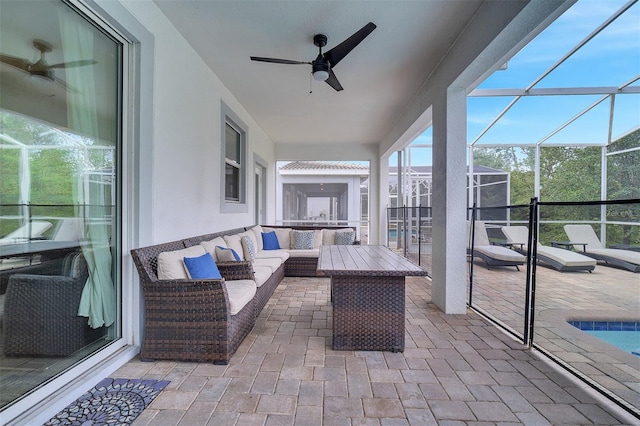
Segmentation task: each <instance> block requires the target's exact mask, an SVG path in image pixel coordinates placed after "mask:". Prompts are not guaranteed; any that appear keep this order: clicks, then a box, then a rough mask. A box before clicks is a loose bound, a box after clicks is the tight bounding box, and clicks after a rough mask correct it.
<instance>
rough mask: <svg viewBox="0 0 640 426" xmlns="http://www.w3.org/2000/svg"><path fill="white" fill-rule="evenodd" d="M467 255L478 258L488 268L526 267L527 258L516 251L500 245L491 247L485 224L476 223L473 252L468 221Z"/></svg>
mask: <svg viewBox="0 0 640 426" xmlns="http://www.w3.org/2000/svg"><path fill="white" fill-rule="evenodd" d="M467 236H468V239H467V241H468V243H467V254H472V255H473V256H477V257H479V258H480V259H482V260H483V261H484V263H486V264H487V268H489V267H491V266H515V267H516V269H517V270H518V271H519V270H520V268H519V267H518V266H520V265H524V264H525V262H526V261H527V258H526V257H525V256H523V255H522V254H520V253H518V252H517V251H515V250H511V249H509V248H507V247H502V246H498V245H491V243H490V242H489V236H488V235H487V230H486V228H485V225H484V222H482V221H476V222H475V234H474V244H473V250H472V249H471V222H469V221H467Z"/></svg>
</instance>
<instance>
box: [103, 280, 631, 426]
mask: <svg viewBox="0 0 640 426" xmlns="http://www.w3.org/2000/svg"><path fill="white" fill-rule="evenodd" d="M603 269H604V268H603ZM608 269H609V268H607V271H608ZM596 270H598V268H596ZM483 272H486V273H487V274H486V275H487V281H486V282H491V281H489V280H490V279H491V278H490V277H491V276H492V275H493V276H494V278H495V277H496V276H499V277H500V279H499V280H495V279H494V280H493V281H494V282H495V281H498V282H500V283H501V285H503V286H504V288H509V286H510V284H509V277H511V276H514V277H515V276H517V277H524V273H523V272H517V271H515V270H514V271H513V272H512V271H507V270H500V271H498V270H496V271H487V270H486V268H483V267H479V268H478V270H477V274H478V275H477V279H478V282H477V285H478V287H482V284H481V283H480V281H481V279H480V276H482V275H484V274H483ZM549 272H554V271H549ZM620 272H623V271H620ZM540 274H541V275H546V271H540ZM610 275H614V274H607V273H605V271H604V270H603V271H602V273H601V274H600V275H593V276H594V277H598V276H599V277H600V278H601V279H604V278H606V277H609V276H610ZM585 277H586V276H585ZM585 277H583V276H582V275H580V277H579V278H581V279H582V278H585ZM636 277H637V276H636ZM557 280H558V278H556V277H554V278H551V279H550V281H549V282H550V283H553V282H557ZM328 284H329V279H326V278H285V279H284V280H283V282H282V283H281V285H280V286H279V287H278V289H277V290H276V292H275V293H274V295H273V297H272V298H271V299H270V300H269V302H268V304H267V305H266V307H265V309H264V310H263V312H262V314H261V315H260V317H259V319H258V323H257V325H256V327H255V329H254V330H253V331H252V332H251V334H250V335H249V336H248V337H247V339H246V340H245V342H244V343H243V344H242V345H241V346H240V348H239V350H238V352H237V353H236V354H235V356H234V357H233V358H232V360H231V362H230V364H229V365H227V366H219V365H212V364H203V363H185V362H167V361H162V362H152V363H148V362H141V361H139V360H132V361H130V362H129V363H127V364H126V365H125V366H123V367H122V368H120V369H119V370H118V371H116V372H115V373H114V374H113V375H112V376H113V377H122V378H146V379H165V380H171V383H170V384H169V386H168V387H167V389H166V390H165V391H163V392H162V394H161V395H160V396H159V397H158V398H157V399H156V400H155V401H154V402H153V403H152V405H151V406H150V407H149V408H148V409H147V410H145V411H144V412H143V414H142V415H141V416H140V417H139V418H138V419H137V420H136V422H135V424H136V425H138V426H140V425H147V424H148V425H178V424H180V425H196V424H197V425H205V424H216V425H243V426H244V425H276V424H277V425H293V424H296V425H297V424H300V425H321V424H325V425H356V424H358V425H360V424H372V425H386V424H393V425H396V424H398V425H402V424H405V425H407V424H412V425H427V424H480V423H481V424H529V425H548V424H553V425H559V424H571V425H575V424H598V425H609V424H633V423H634V422H635V423H637V422H638V419H635V418H633V417H632V416H631V415H629V414H628V413H626V412H624V411H623V410H621V409H620V408H618V407H616V406H614V405H613V404H612V403H611V402H609V401H606V400H603V399H602V397H601V396H600V395H598V394H597V393H596V392H594V391H593V390H591V389H589V388H587V387H586V386H585V385H584V384H582V383H581V382H579V381H577V380H575V379H573V378H570V377H568V376H567V375H566V374H564V373H561V372H559V370H558V369H557V368H556V367H554V366H552V365H551V364H550V363H549V362H548V361H547V360H546V359H544V358H543V357H541V356H540V354H539V353H537V352H536V351H530V350H528V349H527V348H525V347H523V345H521V344H520V343H518V342H517V341H515V340H514V339H512V338H511V337H510V336H508V335H507V334H505V333H504V332H503V331H501V330H500V329H498V328H497V327H495V326H493V325H491V324H490V323H489V322H488V321H487V320H485V319H484V318H482V317H481V316H480V315H478V314H476V313H474V312H471V311H470V312H469V313H468V314H467V315H445V314H444V313H442V312H441V311H440V310H439V309H438V308H437V307H436V306H435V305H434V304H432V303H431V296H430V291H431V282H430V280H429V279H428V278H425V277H410V278H408V279H407V294H406V317H407V319H406V350H405V352H404V353H391V352H377V351H371V352H364V351H363V352H357V351H333V350H332V349H331V321H332V312H331V305H330V303H328ZM540 285H541V286H542V284H540ZM583 285H585V284H583ZM512 287H515V286H512ZM494 290H495V293H496V294H495V295H490V294H489V293H488V292H485V297H487V298H490V297H497V298H499V299H498V300H504V303H499V304H498V305H497V306H500V307H501V309H503V310H504V312H505V316H509V315H511V316H513V318H517V317H518V314H519V313H518V309H517V308H516V307H514V306H512V305H513V301H512V302H511V304H509V302H508V299H507V297H513V296H514V295H517V294H518V292H517V291H510V292H504V293H503V292H502V290H503V289H494ZM574 295H575V292H571V291H568V292H566V293H565V294H564V297H567V296H570V298H569V299H565V300H564V301H563V300H558V301H557V304H558V306H559V308H561V309H562V308H567V307H569V308H572V307H573V305H574V302H573V299H574ZM628 299H629V298H628V297H627V300H628ZM589 300H592V301H597V300H598V298H597V297H596V298H595V299H594V298H593V296H590V297H589ZM478 302H480V300H478ZM494 302H497V300H494ZM550 308H551V306H550ZM637 379H638V377H637V376H636V380H635V381H636V387H635V388H636V389H637V382H638V380H637Z"/></svg>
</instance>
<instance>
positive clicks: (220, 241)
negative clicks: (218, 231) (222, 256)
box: [200, 237, 227, 262]
mask: <svg viewBox="0 0 640 426" xmlns="http://www.w3.org/2000/svg"><path fill="white" fill-rule="evenodd" d="M200 245H201V246H202V247H204V249H205V250H206V251H208V252H209V253H211V256H213V260H215V261H216V262H219V260H218V258H217V256H216V246H221V247H226V246H227V242H226V241H225V240H224V238H222V237H216V238H214V239H213V240H210V241H203V242H201V243H200Z"/></svg>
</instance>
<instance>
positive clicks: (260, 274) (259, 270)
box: [253, 265, 273, 287]
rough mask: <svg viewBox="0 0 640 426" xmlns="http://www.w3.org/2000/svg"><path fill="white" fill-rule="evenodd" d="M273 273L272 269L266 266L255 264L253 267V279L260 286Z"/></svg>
mask: <svg viewBox="0 0 640 426" xmlns="http://www.w3.org/2000/svg"><path fill="white" fill-rule="evenodd" d="M271 275H273V271H272V270H271V268H269V267H268V266H255V265H254V267H253V279H254V280H255V282H256V286H258V287H260V286H261V285H262V284H264V283H265V282H267V280H268V279H269V277H271Z"/></svg>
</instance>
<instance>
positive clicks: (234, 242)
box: [224, 234, 244, 260]
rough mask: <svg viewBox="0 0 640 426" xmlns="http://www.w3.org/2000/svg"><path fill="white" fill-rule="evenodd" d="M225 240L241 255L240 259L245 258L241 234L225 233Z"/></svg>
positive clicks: (228, 245)
mask: <svg viewBox="0 0 640 426" xmlns="http://www.w3.org/2000/svg"><path fill="white" fill-rule="evenodd" d="M224 240H225V241H226V242H227V247H229V248H232V249H234V250H235V251H236V253H238V256H240V260H244V249H243V248H242V236H241V235H240V234H235V235H225V236H224Z"/></svg>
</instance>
